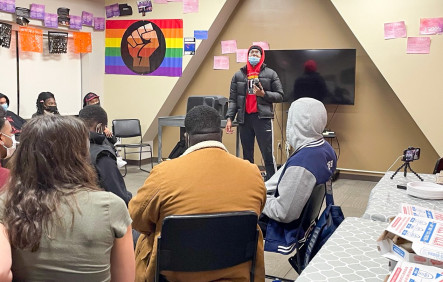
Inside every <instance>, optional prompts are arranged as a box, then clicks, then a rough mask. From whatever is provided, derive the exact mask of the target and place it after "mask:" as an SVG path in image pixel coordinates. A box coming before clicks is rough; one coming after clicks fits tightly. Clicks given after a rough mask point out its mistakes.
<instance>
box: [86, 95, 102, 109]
mask: <svg viewBox="0 0 443 282" xmlns="http://www.w3.org/2000/svg"><path fill="white" fill-rule="evenodd" d="M91 105H99V106H100V96H98V95H97V94H95V93H94V92H89V93H88V94H86V95H85V97H83V108H84V107H86V106H91Z"/></svg>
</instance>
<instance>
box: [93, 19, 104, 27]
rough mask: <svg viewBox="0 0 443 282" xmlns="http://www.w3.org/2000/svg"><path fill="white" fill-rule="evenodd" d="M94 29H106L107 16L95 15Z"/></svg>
mask: <svg viewBox="0 0 443 282" xmlns="http://www.w3.org/2000/svg"><path fill="white" fill-rule="evenodd" d="M94 30H105V18H100V17H97V18H95V17H94Z"/></svg>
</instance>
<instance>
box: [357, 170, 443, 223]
mask: <svg viewBox="0 0 443 282" xmlns="http://www.w3.org/2000/svg"><path fill="white" fill-rule="evenodd" d="M393 173H394V172H393V171H389V172H387V173H386V174H385V175H384V176H383V178H382V179H380V181H379V182H378V183H377V185H376V186H375V187H374V188H373V189H372V191H371V194H370V195H369V200H368V205H367V207H366V211H365V213H364V214H363V216H362V217H363V218H367V219H372V220H377V221H384V222H388V219H389V217H392V216H396V215H397V214H398V213H399V212H400V206H401V204H402V203H406V204H411V205H417V206H422V207H425V208H428V209H434V210H441V211H443V200H426V199H420V198H416V197H413V196H410V195H408V194H407V193H406V190H404V189H399V188H397V185H398V184H401V185H405V186H406V184H407V183H408V182H413V181H420V180H419V179H418V177H417V176H415V175H414V174H413V173H412V172H408V173H407V175H406V177H404V176H403V173H400V172H399V173H397V174H396V175H395V176H394V178H393V179H391V176H392V174H393ZM419 175H420V176H421V177H422V178H423V179H424V181H429V182H435V175H434V174H421V173H420V174H419Z"/></svg>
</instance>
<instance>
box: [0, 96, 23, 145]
mask: <svg viewBox="0 0 443 282" xmlns="http://www.w3.org/2000/svg"><path fill="white" fill-rule="evenodd" d="M0 105H1V106H2V107H3V109H4V110H5V111H6V119H7V120H8V121H9V123H10V124H11V127H12V134H14V135H15V137H16V138H17V140H18V137H19V136H20V132H21V130H22V126H23V124H24V123H25V122H26V120H24V119H23V118H21V117H20V116H18V115H16V114H15V113H14V112H11V111H9V110H8V108H9V98H8V96H6V95H5V94H2V93H0Z"/></svg>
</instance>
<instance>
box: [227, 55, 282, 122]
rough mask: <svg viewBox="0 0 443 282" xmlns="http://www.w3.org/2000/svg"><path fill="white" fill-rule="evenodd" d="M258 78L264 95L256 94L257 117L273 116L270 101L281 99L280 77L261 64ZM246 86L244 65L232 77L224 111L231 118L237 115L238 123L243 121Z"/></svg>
mask: <svg viewBox="0 0 443 282" xmlns="http://www.w3.org/2000/svg"><path fill="white" fill-rule="evenodd" d="M258 79H259V80H260V83H261V85H262V87H263V89H264V90H265V96H264V97H259V96H257V110H258V117H259V118H274V110H273V107H272V103H280V102H282V101H283V87H282V85H281V82H280V78H278V75H277V73H276V72H275V71H274V70H272V69H270V68H268V67H266V64H263V65H262V66H261V68H260V74H259V76H258ZM247 87H248V78H247V75H246V66H244V67H242V68H241V69H240V70H239V71H238V72H236V73H235V74H234V76H233V77H232V81H231V91H230V95H229V106H228V112H227V113H226V118H230V119H231V120H234V118H235V115H237V122H238V123H240V124H243V123H244V117H245V105H246V92H247Z"/></svg>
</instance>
